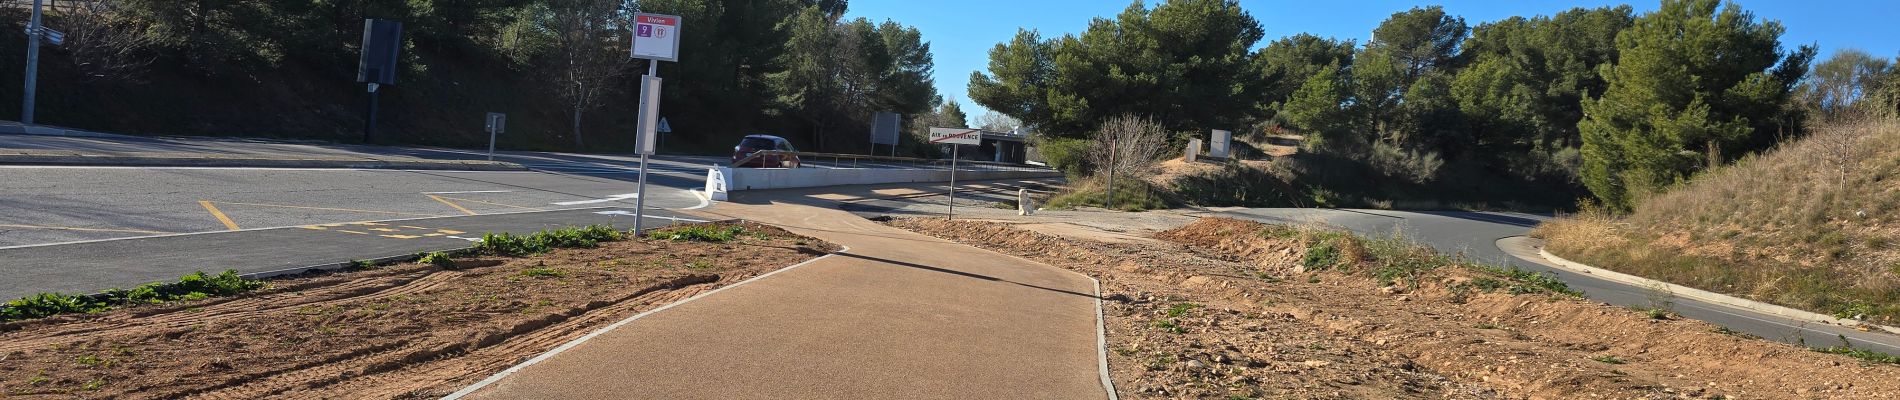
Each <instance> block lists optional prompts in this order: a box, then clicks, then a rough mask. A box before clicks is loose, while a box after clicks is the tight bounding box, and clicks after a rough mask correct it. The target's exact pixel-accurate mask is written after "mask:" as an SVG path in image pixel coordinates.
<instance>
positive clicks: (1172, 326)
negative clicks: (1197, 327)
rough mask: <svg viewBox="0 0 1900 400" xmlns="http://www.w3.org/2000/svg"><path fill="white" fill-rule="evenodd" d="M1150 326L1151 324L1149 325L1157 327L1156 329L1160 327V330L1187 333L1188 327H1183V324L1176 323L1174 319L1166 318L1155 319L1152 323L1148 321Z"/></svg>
mask: <svg viewBox="0 0 1900 400" xmlns="http://www.w3.org/2000/svg"><path fill="white" fill-rule="evenodd" d="M1148 326H1149V327H1152V328H1155V329H1160V330H1163V331H1168V332H1171V333H1187V328H1183V327H1181V325H1180V324H1176V323H1174V321H1170V320H1165V319H1164V320H1156V321H1154V322H1150V323H1148Z"/></svg>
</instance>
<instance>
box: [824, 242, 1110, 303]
mask: <svg viewBox="0 0 1900 400" xmlns="http://www.w3.org/2000/svg"><path fill="white" fill-rule="evenodd" d="M832 254H836V255H839V256H844V257H850V258H856V259H860V260H866V261H874V262H879V263H884V264H890V265H896V266H901V267H910V268H916V269H921V270H926V271H934V272H942V273H946V274H951V275H957V276H962V277H965V278H975V279H981V280H986V281H993V282H1003V283H1010V284H1015V285H1018V286H1024V287H1030V288H1036V289H1042V290H1047V291H1051V292H1056V293H1062V294H1068V295H1075V296H1082V297H1087V298H1091V299H1098V297H1096V296H1095V295H1092V294H1087V293H1078V292H1071V291H1067V290H1062V289H1056V288H1047V287H1042V286H1036V285H1031V284H1027V283H1021V282H1013V281H1008V280H1004V279H1002V278H997V277H993V276H989V275H983V274H973V273H969V272H963V271H958V270H953V269H945V268H938V267H932V266H929V265H923V264H917V263H911V262H903V261H897V260H891V259H885V258H878V257H871V256H866V255H860V254H851V253H843V252H840V253H832Z"/></svg>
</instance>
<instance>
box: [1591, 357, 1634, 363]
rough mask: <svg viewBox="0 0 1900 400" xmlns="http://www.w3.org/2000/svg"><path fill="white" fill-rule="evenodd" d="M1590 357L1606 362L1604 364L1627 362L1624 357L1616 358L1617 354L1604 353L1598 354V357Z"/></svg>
mask: <svg viewBox="0 0 1900 400" xmlns="http://www.w3.org/2000/svg"><path fill="white" fill-rule="evenodd" d="M1590 359H1591V360H1596V362H1600V363H1604V364H1623V363H1625V362H1626V361H1623V359H1621V358H1616V356H1612V355H1602V356H1596V357H1590Z"/></svg>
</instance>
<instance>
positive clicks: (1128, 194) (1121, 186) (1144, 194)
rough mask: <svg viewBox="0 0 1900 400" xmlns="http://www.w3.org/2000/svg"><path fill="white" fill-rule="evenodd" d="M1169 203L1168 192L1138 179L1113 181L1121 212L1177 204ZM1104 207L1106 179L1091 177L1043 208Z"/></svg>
mask: <svg viewBox="0 0 1900 400" xmlns="http://www.w3.org/2000/svg"><path fill="white" fill-rule="evenodd" d="M1178 204H1179V203H1178V202H1175V201H1171V200H1169V198H1168V193H1167V192H1166V191H1165V190H1163V189H1162V188H1159V187H1155V186H1154V185H1153V184H1150V183H1148V181H1146V180H1142V179H1140V178H1133V179H1116V180H1115V209H1116V210H1121V211H1147V210H1159V209H1164V208H1170V207H1174V206H1176V205H1178ZM1084 206H1086V207H1101V208H1107V207H1108V179H1107V178H1104V177H1095V178H1088V179H1084V180H1082V181H1081V182H1079V183H1076V184H1075V185H1074V186H1071V187H1070V188H1069V190H1067V191H1064V192H1062V193H1057V194H1056V195H1055V196H1054V197H1051V198H1049V202H1048V204H1045V205H1044V208H1050V209H1058V210H1072V209H1075V208H1076V207H1084Z"/></svg>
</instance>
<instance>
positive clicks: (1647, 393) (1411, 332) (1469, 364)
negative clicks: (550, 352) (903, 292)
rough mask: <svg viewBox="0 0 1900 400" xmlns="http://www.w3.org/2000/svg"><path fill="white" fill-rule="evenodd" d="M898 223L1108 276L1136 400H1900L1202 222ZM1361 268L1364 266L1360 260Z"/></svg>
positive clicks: (1777, 364)
mask: <svg viewBox="0 0 1900 400" xmlns="http://www.w3.org/2000/svg"><path fill="white" fill-rule="evenodd" d="M890 223H891V224H892V225H895V226H899V227H903V228H907V229H911V230H915V231H918V232H922V233H926V234H930V235H934V236H938V237H943V238H947V239H951V240H956V241H959V242H963V243H967V244H971V245H975V246H979V247H984V248H989V249H993V250H996V251H1000V252H1004V253H1008V254H1013V255H1018V256H1022V257H1025V258H1029V259H1032V260H1036V261H1040V262H1044V263H1048V264H1051V265H1056V266H1060V267H1064V268H1068V269H1072V270H1076V271H1080V272H1083V273H1086V274H1089V275H1091V276H1095V277H1097V278H1098V279H1100V280H1101V281H1102V285H1103V295H1104V296H1105V300H1107V302H1106V303H1105V304H1104V306H1105V307H1106V308H1105V312H1106V314H1107V328H1108V346H1109V368H1110V370H1111V376H1112V378H1113V380H1114V382H1115V385H1116V389H1118V390H1119V391H1120V392H1121V393H1122V396H1124V398H1376V399H1385V398H1533V399H1538V398H1541V399H1576V398H1658V399H1660V398H1730V399H1736V398H1740V399H1753V398H1856V399H1859V398H1894V397H1900V366H1894V365H1889V364H1870V363H1863V362H1861V361H1859V360H1857V359H1854V358H1849V357H1845V356H1838V355H1831V354H1823V353H1817V352H1812V351H1808V350H1806V349H1803V348H1800V347H1796V346H1792V345H1786V344H1781V343H1775V342H1769V341H1765V340H1760V339H1757V338H1749V337H1742V336H1737V335H1732V334H1728V333H1725V332H1726V331H1724V330H1722V329H1720V327H1717V326H1714V325H1710V324H1707V323H1703V322H1699V321H1689V320H1673V319H1670V320H1658V319H1653V318H1651V317H1650V316H1647V315H1645V314H1643V313H1640V312H1637V311H1633V310H1629V309H1624V308H1619V307H1613V306H1609V305H1605V304H1601V303H1595V302H1589V301H1585V300H1580V299H1577V298H1574V297H1569V296H1565V295H1555V294H1548V293H1543V294H1519V295H1513V294H1510V292H1511V291H1510V290H1495V291H1486V290H1472V289H1471V288H1472V287H1473V286H1474V285H1473V283H1474V282H1478V281H1481V280H1484V279H1492V278H1494V276H1491V275H1486V274H1485V273H1483V272H1482V271H1479V270H1475V269H1468V268H1462V267H1443V268H1437V269H1432V270H1430V271H1429V272H1426V273H1423V274H1419V275H1414V276H1407V277H1402V278H1400V279H1398V280H1397V281H1396V282H1394V283H1393V284H1391V285H1385V284H1382V283H1381V282H1380V280H1379V279H1375V278H1373V277H1370V276H1367V274H1365V273H1363V271H1364V269H1362V270H1360V272H1357V273H1347V272H1339V271H1338V270H1337V269H1328V270H1324V271H1307V270H1305V268H1304V267H1303V266H1302V265H1303V264H1302V259H1303V258H1304V257H1305V256H1306V252H1307V248H1308V246H1309V245H1310V244H1311V243H1303V242H1302V241H1301V240H1302V239H1300V238H1297V237H1276V236H1273V235H1262V234H1259V233H1260V232H1261V231H1262V229H1263V228H1264V227H1265V226H1264V225H1260V224H1258V223H1254V222H1243V221H1235V220H1227V219H1202V220H1199V221H1197V222H1194V223H1192V224H1188V225H1187V226H1184V227H1181V228H1178V229H1175V230H1170V231H1165V232H1162V233H1160V234H1157V235H1156V238H1157V239H1161V240H1163V241H1166V242H1169V243H1165V244H1162V245H1155V244H1148V243H1133V242H1124V243H1106V242H1099V241H1092V240H1085V239H1077V238H1071V237H1057V236H1050V235H1047V234H1043V233H1038V232H1031V231H1027V230H1021V229H1017V228H1013V227H1011V226H1009V225H1006V224H999V223H991V222H977V221H944V220H941V219H899V220H894V221H891V222H890ZM1350 257H1351V256H1350V255H1348V258H1350Z"/></svg>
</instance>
